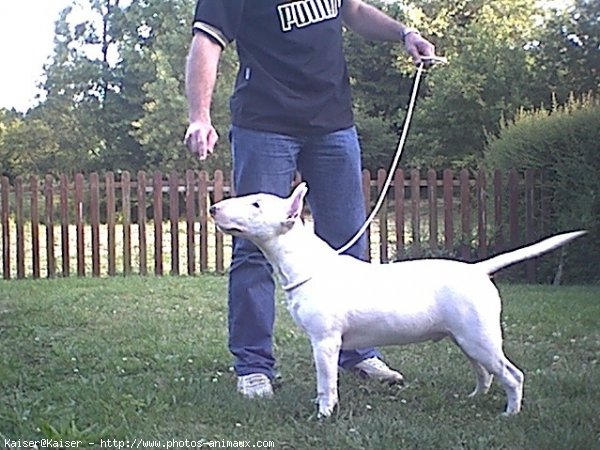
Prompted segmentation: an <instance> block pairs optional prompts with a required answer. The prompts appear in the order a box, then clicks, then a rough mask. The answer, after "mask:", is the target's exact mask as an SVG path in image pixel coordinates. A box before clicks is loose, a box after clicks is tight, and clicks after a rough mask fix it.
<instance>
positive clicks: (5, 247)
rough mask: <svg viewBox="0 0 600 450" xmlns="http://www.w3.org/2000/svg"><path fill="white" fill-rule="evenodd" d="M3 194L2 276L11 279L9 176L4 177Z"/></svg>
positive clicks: (0, 212) (0, 204)
mask: <svg viewBox="0 0 600 450" xmlns="http://www.w3.org/2000/svg"><path fill="white" fill-rule="evenodd" d="M0 183H1V187H2V195H1V196H0V220H1V221H2V278H4V279H5V280H10V222H9V220H8V218H9V216H10V203H9V191H10V184H9V182H8V178H7V177H2V179H1V181H0Z"/></svg>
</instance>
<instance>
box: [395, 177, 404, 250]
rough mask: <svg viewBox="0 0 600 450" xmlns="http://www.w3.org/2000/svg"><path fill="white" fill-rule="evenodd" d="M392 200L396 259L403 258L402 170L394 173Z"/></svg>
mask: <svg viewBox="0 0 600 450" xmlns="http://www.w3.org/2000/svg"><path fill="white" fill-rule="evenodd" d="M394 201H395V204H396V206H395V208H394V209H395V213H396V214H395V222H396V259H404V257H405V256H406V255H405V252H404V171H403V170H402V169H398V170H396V173H395V174H394Z"/></svg>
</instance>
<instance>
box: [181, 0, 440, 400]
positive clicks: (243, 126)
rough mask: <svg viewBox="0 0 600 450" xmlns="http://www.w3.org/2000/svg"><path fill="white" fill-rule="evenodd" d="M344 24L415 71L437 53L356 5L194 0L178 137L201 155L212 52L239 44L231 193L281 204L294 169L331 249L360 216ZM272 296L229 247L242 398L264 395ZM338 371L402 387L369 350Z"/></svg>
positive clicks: (240, 249)
mask: <svg viewBox="0 0 600 450" xmlns="http://www.w3.org/2000/svg"><path fill="white" fill-rule="evenodd" d="M344 24H345V25H346V26H348V28H350V29H352V30H354V31H356V32H358V33H359V34H361V35H362V36H364V37H365V38H368V39H375V40H385V41H396V42H400V43H403V44H404V45H405V48H406V50H407V52H408V53H409V55H411V56H412V58H413V60H414V62H415V63H416V64H418V63H419V62H420V60H421V57H422V56H433V55H434V47H433V45H432V44H431V43H429V42H428V41H427V40H425V39H424V38H422V37H421V35H420V34H419V32H418V31H417V30H415V29H413V28H408V27H406V26H404V25H403V24H401V23H399V22H397V21H395V20H393V19H391V18H390V17H389V16H387V15H385V14H384V13H382V12H381V11H380V10H378V9H376V8H374V7H373V6H370V5H368V4H366V3H364V2H363V1H361V0H296V1H284V0H199V1H198V3H197V5H196V12H195V18H194V24H193V31H194V36H193V39H192V44H191V49H190V53H189V57H188V62H187V71H186V93H187V98H188V103H189V122H190V125H189V128H188V130H187V133H186V137H185V141H186V143H187V145H188V147H189V149H190V150H191V151H192V152H193V153H194V154H197V155H198V157H199V158H200V159H205V158H206V157H207V156H208V155H210V154H211V153H212V152H213V150H214V147H215V144H216V142H217V139H218V135H217V132H216V131H215V129H214V128H213V126H212V123H211V118H210V104H211V98H212V93H213V90H214V86H215V80H216V76H217V64H218V61H219V58H220V54H221V51H222V50H223V49H224V48H225V47H226V46H227V45H228V44H230V43H231V42H233V41H234V40H235V41H236V46H237V52H238V57H239V62H240V67H239V72H238V75H237V79H236V83H235V89H234V92H233V95H232V97H231V103H230V106H231V113H232V128H231V131H230V136H229V137H230V141H231V148H232V160H233V172H234V175H233V176H234V180H233V182H234V186H235V190H236V193H237V194H238V195H246V194H250V193H256V192H268V193H272V194H276V195H279V196H287V194H288V193H289V190H290V185H291V182H292V180H293V177H294V174H295V172H296V170H299V171H300V172H301V173H302V176H303V178H304V179H305V180H306V181H307V182H308V185H309V187H310V190H309V194H308V203H309V205H310V208H311V212H312V214H313V217H314V220H315V231H316V233H317V234H318V235H319V236H321V237H322V238H323V239H325V240H326V241H327V242H328V243H329V244H330V245H332V246H333V247H334V248H339V247H341V246H342V245H343V244H345V243H346V242H347V241H348V240H349V239H350V238H351V237H352V236H353V235H354V233H355V232H356V231H357V230H358V229H359V228H360V226H361V225H362V223H363V221H364V219H365V205H364V198H363V193H362V183H361V165H360V148H359V144H358V139H357V134H356V129H355V128H354V121H353V116H352V102H351V95H350V84H349V77H348V72H347V68H346V62H345V60H344V56H343V49H342V26H343V25H344ZM365 251H366V240H365V239H364V237H363V239H361V240H360V241H359V242H358V243H357V244H355V245H354V246H353V247H352V248H351V249H350V250H349V251H348V253H349V254H351V255H353V256H356V257H363V256H364V255H365ZM274 289H275V288H274V281H273V277H272V269H271V267H270V266H269V264H268V263H267V262H266V260H265V259H264V257H263V256H262V254H261V253H260V252H259V251H258V249H257V248H256V247H254V245H252V244H251V243H250V242H248V241H246V240H243V239H235V240H234V248H233V259H232V263H231V268H230V272H229V349H230V351H231V352H232V354H233V355H234V357H235V363H234V368H235V371H236V374H237V376H238V384H237V388H238V391H239V392H240V393H241V394H242V395H245V396H247V397H250V398H252V397H263V396H271V395H272V394H273V390H272V385H271V381H272V379H273V376H274V364H275V359H274V357H273V352H272V331H273V322H274ZM323 301H327V299H324V300H323ZM365 301H368V299H365ZM339 363H340V366H342V367H343V368H346V369H353V370H355V371H357V372H359V373H361V374H362V375H363V376H366V377H369V378H373V379H377V380H383V381H388V382H396V381H401V380H402V375H401V374H400V373H398V372H396V371H394V370H392V369H390V368H389V367H388V366H387V365H386V364H385V363H384V362H383V361H381V359H380V355H379V353H378V352H377V351H376V350H375V349H357V350H355V351H343V352H341V353H340V358H339Z"/></svg>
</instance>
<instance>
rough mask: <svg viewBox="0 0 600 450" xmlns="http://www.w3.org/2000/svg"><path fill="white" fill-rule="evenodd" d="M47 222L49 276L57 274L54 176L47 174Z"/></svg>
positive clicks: (45, 193)
mask: <svg viewBox="0 0 600 450" xmlns="http://www.w3.org/2000/svg"><path fill="white" fill-rule="evenodd" d="M44 199H45V212H46V214H45V217H44V221H45V222H46V272H47V276H48V278H53V277H54V276H55V275H56V258H55V255H54V177H52V175H46V178H45V181H44Z"/></svg>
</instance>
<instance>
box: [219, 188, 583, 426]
mask: <svg viewBox="0 0 600 450" xmlns="http://www.w3.org/2000/svg"><path fill="white" fill-rule="evenodd" d="M306 192H307V188H306V185H305V184H304V183H302V184H300V185H298V187H297V188H296V189H295V190H294V192H293V193H292V195H291V196H290V197H289V198H280V197H276V196H274V195H268V194H255V195H248V196H244V197H238V198H232V199H228V200H224V201H221V202H219V203H217V204H215V205H214V206H213V207H212V208H211V210H210V213H211V215H212V216H213V218H214V220H215V222H216V224H217V226H218V227H219V228H220V229H221V230H222V231H223V232H225V233H229V234H232V235H235V236H240V237H243V238H246V239H249V240H251V241H252V242H254V243H255V244H256V245H257V246H258V247H259V248H260V249H261V251H262V252H263V253H264V254H265V256H266V258H267V260H268V261H269V262H270V263H271V265H272V266H273V268H274V270H275V272H276V273H277V274H278V276H279V278H280V281H281V284H282V286H283V289H284V290H285V292H286V296H287V305H288V309H289V310H290V313H291V314H292V316H293V317H294V320H295V321H296V322H297V323H298V325H299V326H300V327H302V328H303V329H304V330H305V331H306V333H308V336H309V338H310V341H311V344H312V348H313V354H314V360H315V364H316V368H317V391H318V404H319V416H320V417H323V416H329V415H331V413H332V411H333V409H334V407H335V405H336V404H337V402H338V393H337V376H338V367H337V361H338V353H339V351H340V348H342V349H355V348H364V347H371V346H382V345H391V344H409V343H416V342H423V341H429V340H433V341H438V340H440V339H443V338H445V337H449V338H450V339H452V341H453V342H455V343H456V344H457V345H458V346H459V347H460V349H461V350H462V351H463V352H464V353H465V355H466V356H467V358H469V360H470V361H471V364H472V366H473V370H474V372H475V374H476V376H477V386H476V388H475V391H474V392H473V393H472V394H471V395H476V394H480V393H485V392H487V391H488V389H489V387H490V384H491V382H492V378H493V375H496V376H497V377H498V379H499V380H500V382H501V383H502V384H503V386H504V389H505V391H506V395H507V399H508V400H507V406H506V411H505V413H504V414H505V415H511V414H516V413H518V412H519V410H520V409H521V400H522V396H523V373H522V372H521V371H520V370H519V369H518V368H517V367H516V366H515V365H514V364H513V363H511V362H510V361H509V360H508V359H507V358H506V356H505V355H504V352H503V350H502V330H501V325H500V310H501V301H500V296H499V294H498V290H497V289H496V287H495V286H494V284H493V283H492V282H491V280H490V274H492V273H494V272H496V271H497V270H499V269H502V268H503V267H506V266H508V265H511V264H514V263H516V262H519V261H522V260H525V259H528V258H532V257H534V256H537V255H540V254H542V253H544V252H547V251H549V250H551V249H553V248H556V247H558V246H560V245H562V244H565V243H566V242H568V241H570V240H572V239H574V238H576V237H578V236H580V235H582V234H583V233H585V232H584V231H575V232H571V233H565V234H561V235H557V236H554V237H551V238H548V239H546V240H543V241H541V242H539V243H537V244H534V245H531V246H529V247H525V248H522V249H519V250H515V251H512V252H509V253H505V254H502V255H499V256H495V257H493V258H490V259H486V260H484V261H481V262H478V263H473V264H471V263H464V262H459V261H452V260H445V259H422V260H414V261H406V262H398V263H393V264H383V265H374V264H369V263H366V262H363V261H360V260H358V259H355V258H353V257H351V256H341V255H338V254H337V252H336V251H335V250H334V249H332V248H331V247H330V246H329V245H327V244H326V243H325V242H324V241H323V240H321V239H320V238H319V237H317V236H316V235H315V234H314V233H313V232H312V231H311V230H310V229H309V228H308V227H305V226H304V223H303V222H302V220H301V218H300V213H301V211H302V207H303V202H304V196H305V194H306Z"/></svg>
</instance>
